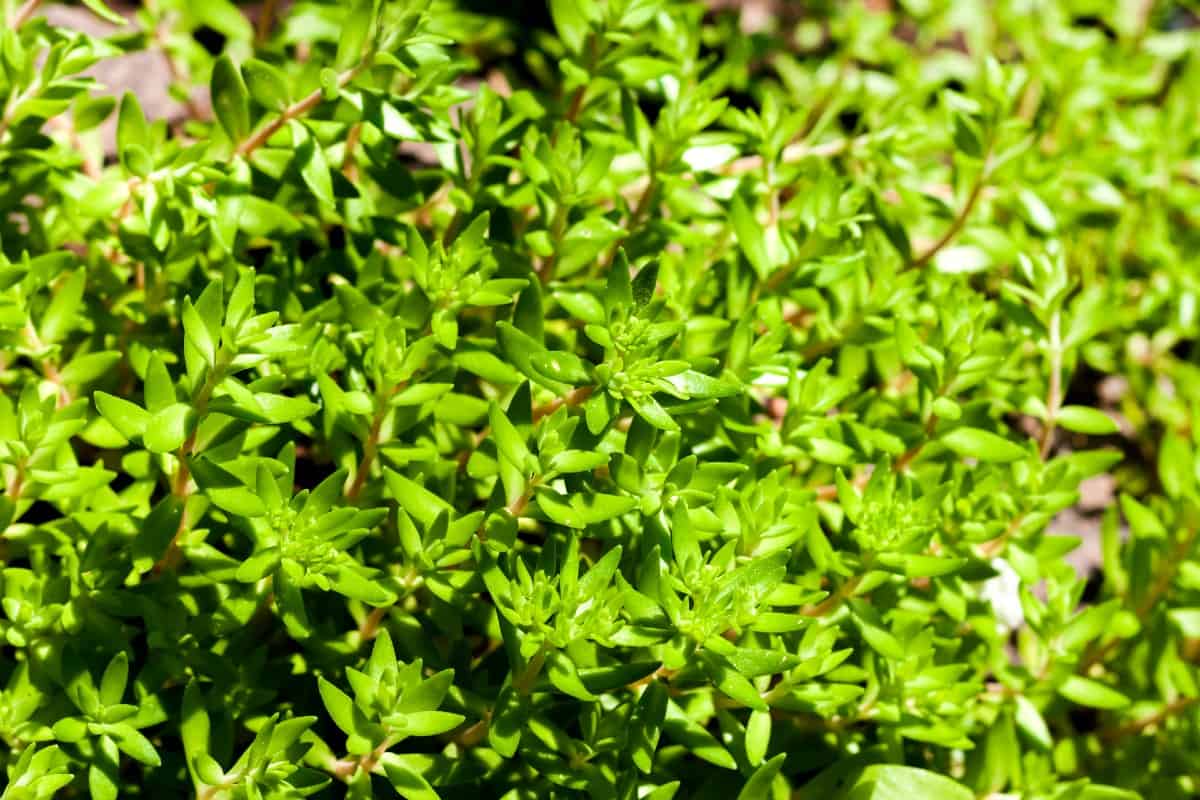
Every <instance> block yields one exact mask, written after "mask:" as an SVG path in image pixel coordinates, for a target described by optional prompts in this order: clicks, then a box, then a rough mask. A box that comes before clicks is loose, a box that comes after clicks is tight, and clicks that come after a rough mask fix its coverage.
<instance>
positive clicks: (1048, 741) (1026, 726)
mask: <svg viewBox="0 0 1200 800" xmlns="http://www.w3.org/2000/svg"><path fill="white" fill-rule="evenodd" d="M1013 700H1014V702H1015V703H1016V706H1017V713H1016V723H1017V727H1019V728H1020V729H1021V731H1023V732H1024V733H1025V735H1026V736H1028V737H1029V738H1030V739H1032V740H1033V742H1034V744H1036V745H1037V746H1038V747H1040V748H1041V749H1043V750H1049V749H1050V748H1051V747H1053V745H1054V739H1053V737H1052V736H1051V735H1050V728H1049V727H1047V725H1046V720H1045V719H1044V718H1043V717H1042V714H1041V712H1040V711H1038V710H1037V707H1036V706H1034V704H1033V703H1032V702H1031V701H1030V700H1029V698H1027V697H1026V696H1025V695H1023V694H1018V695H1016V696H1015V697H1014V698H1013Z"/></svg>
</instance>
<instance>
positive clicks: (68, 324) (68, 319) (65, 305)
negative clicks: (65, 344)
mask: <svg viewBox="0 0 1200 800" xmlns="http://www.w3.org/2000/svg"><path fill="white" fill-rule="evenodd" d="M86 285H87V271H86V270H82V269H77V270H75V271H74V272H72V273H71V274H70V275H69V276H68V277H67V279H66V280H65V281H63V284H62V286H61V287H60V288H59V289H58V291H57V292H55V294H54V299H53V300H51V301H50V306H49V307H48V308H47V309H46V313H45V314H43V315H42V324H41V334H40V338H41V340H42V342H43V343H45V344H54V343H55V342H58V341H61V340H62V338H63V336H65V335H66V334H67V333H69V332H70V331H71V330H72V329H74V328H75V327H77V326H78V325H79V323H80V321H81V319H80V311H81V310H82V307H83V290H84V288H85V286H86Z"/></svg>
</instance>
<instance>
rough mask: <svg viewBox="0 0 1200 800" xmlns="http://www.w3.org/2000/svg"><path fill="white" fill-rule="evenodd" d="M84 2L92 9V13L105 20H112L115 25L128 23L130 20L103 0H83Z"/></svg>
mask: <svg viewBox="0 0 1200 800" xmlns="http://www.w3.org/2000/svg"><path fill="white" fill-rule="evenodd" d="M83 4H84V5H85V6H87V7H88V8H89V9H91V11H92V13H94V14H95V15H96V16H98V17H100V19H102V20H104V21H105V22H111V23H112V24H114V25H121V26H124V25H127V24H129V23H128V20H126V19H125V18H124V17H122V16H121V15H120V14H118V13H117V12H115V11H113V10H112V9H111V8H109V7H108V6H107V5H106V4H105V3H104V2H103V0H83Z"/></svg>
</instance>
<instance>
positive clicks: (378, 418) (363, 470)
mask: <svg viewBox="0 0 1200 800" xmlns="http://www.w3.org/2000/svg"><path fill="white" fill-rule="evenodd" d="M403 386H404V384H402V383H398V384H396V385H395V386H393V387H392V388H391V389H390V390H389V391H388V392H386V396H385V397H383V398H382V399H381V400H380V401H379V408H377V409H376V410H375V416H374V417H372V418H371V429H370V431H369V432H368V434H367V440H366V441H365V442H363V455H362V461H360V462H359V463H358V469H356V470H355V471H354V481H353V482H352V483H351V484H350V486H349V488H347V489H346V499H348V500H357V499H358V495H359V494H360V493H361V492H362V490H363V486H365V485H366V483H367V476H368V475H369V474H370V472H371V465H372V464H373V463H374V462H375V456H376V455H377V454H378V450H379V435H380V430H381V429H382V428H383V422H384V420H385V419H387V415H388V411H390V410H391V406H390V405H388V403H389V401H390V400H391V398H392V396H393V395H395V394H396V392H398V391H400V389H401V388H403Z"/></svg>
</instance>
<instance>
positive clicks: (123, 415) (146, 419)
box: [95, 392, 152, 440]
mask: <svg viewBox="0 0 1200 800" xmlns="http://www.w3.org/2000/svg"><path fill="white" fill-rule="evenodd" d="M95 401H96V410H97V411H99V412H100V415H101V416H102V417H104V418H105V419H106V420H108V422H109V424H110V425H112V426H113V427H114V428H116V429H117V431H118V432H119V433H120V434H121V435H122V436H124V437H125V438H126V439H130V440H133V439H140V438H141V436H142V434H143V433H145V432H146V426H148V425H149V424H150V420H151V419H152V416H151V414H150V412H148V411H146V409H144V408H142V407H141V406H139V405H137V404H136V403H131V402H129V401H128V400H122V399H121V398H119V397H114V396H113V395H111V394H108V393H106V392H96V394H95Z"/></svg>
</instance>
